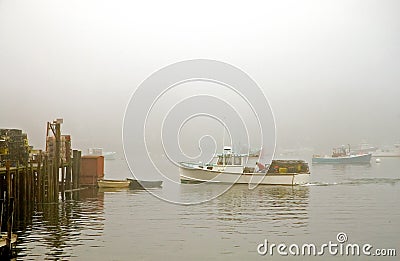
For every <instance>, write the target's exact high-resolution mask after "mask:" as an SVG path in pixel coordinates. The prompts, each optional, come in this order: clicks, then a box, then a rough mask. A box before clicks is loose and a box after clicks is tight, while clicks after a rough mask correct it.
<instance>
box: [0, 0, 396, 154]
mask: <svg viewBox="0 0 400 261" xmlns="http://www.w3.org/2000/svg"><path fill="white" fill-rule="evenodd" d="M399 10H400V2H399V1H397V0H384V1H382V0H381V1H369V0H358V1H355V0H348V1H306V0H301V1H235V2H233V1H209V0H206V1H190V2H189V1H176V0H173V1H122V0H114V1H95V0H79V1H78V0H71V1H59V0H57V1H55V0H48V1H45V0H36V1H14V0H2V1H0V92H1V93H0V97H1V101H0V111H1V113H0V115H1V116H0V128H20V129H23V130H24V131H25V132H27V133H28V138H29V140H30V143H31V145H33V146H34V147H36V148H44V143H45V130H46V122H47V121H50V120H53V119H55V118H59V117H61V118H64V124H63V133H65V134H71V135H72V143H73V147H74V148H77V149H82V150H86V149H87V148H88V147H103V148H105V150H113V151H117V152H118V153H119V154H120V155H121V154H122V123H123V117H124V111H125V108H126V105H127V104H128V102H129V98H130V96H131V95H132V93H133V92H134V91H135V89H136V88H137V86H138V85H140V83H141V82H142V81H143V80H144V79H146V78H147V77H148V76H149V75H151V74H152V73H153V72H155V71H156V70H158V69H160V68H162V67H164V66H167V65H169V64H171V63H175V62H179V61H182V60H187V59H196V58H206V59H214V60H219V61H223V62H226V63H229V64H232V65H233V66H236V67H238V68H241V69H242V70H243V71H245V72H246V73H248V74H249V75H250V76H251V77H252V78H253V79H254V80H255V81H256V82H257V83H258V84H259V86H260V87H261V88H262V89H263V90H264V93H265V94H266V96H267V98H268V99H269V102H270V105H271V107H272V110H273V112H274V115H275V120H276V127H277V145H278V148H281V149H284V148H304V147H312V148H314V149H315V150H316V151H317V152H322V153H323V152H329V151H330V150H331V148H332V147H334V146H338V145H341V144H348V143H349V144H353V145H357V144H360V143H361V142H362V141H366V142H368V143H370V144H371V145H376V146H381V145H391V144H393V143H396V142H398V141H399V140H400V106H399V97H400V48H399V46H400V17H399V15H398V12H399ZM195 145H196V146H197V141H196V144H195Z"/></svg>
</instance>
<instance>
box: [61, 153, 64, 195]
mask: <svg viewBox="0 0 400 261" xmlns="http://www.w3.org/2000/svg"><path fill="white" fill-rule="evenodd" d="M64 180H65V166H64V163H63V161H62V160H61V198H62V200H63V201H64Z"/></svg>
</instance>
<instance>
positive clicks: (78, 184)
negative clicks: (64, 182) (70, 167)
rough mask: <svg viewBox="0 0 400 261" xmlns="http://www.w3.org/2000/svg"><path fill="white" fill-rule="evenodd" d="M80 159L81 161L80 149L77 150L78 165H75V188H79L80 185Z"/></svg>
mask: <svg viewBox="0 0 400 261" xmlns="http://www.w3.org/2000/svg"><path fill="white" fill-rule="evenodd" d="M81 161H82V152H81V151H80V150H78V166H77V168H78V170H77V173H78V176H77V179H76V182H77V185H76V188H79V186H80V183H79V178H80V176H81Z"/></svg>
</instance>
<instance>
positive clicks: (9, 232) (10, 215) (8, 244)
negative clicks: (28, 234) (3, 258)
mask: <svg viewBox="0 0 400 261" xmlns="http://www.w3.org/2000/svg"><path fill="white" fill-rule="evenodd" d="M13 213H14V198H10V199H9V200H8V213H7V214H8V218H7V238H6V250H7V253H8V256H10V255H11V239H12V227H13Z"/></svg>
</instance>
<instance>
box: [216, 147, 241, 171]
mask: <svg viewBox="0 0 400 261" xmlns="http://www.w3.org/2000/svg"><path fill="white" fill-rule="evenodd" d="M217 157H218V160H217V165H220V166H227V165H235V166H241V165H242V164H243V158H244V157H245V155H242V154H234V153H232V147H230V146H224V151H223V153H222V154H218V155H217Z"/></svg>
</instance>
